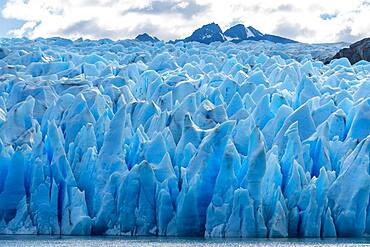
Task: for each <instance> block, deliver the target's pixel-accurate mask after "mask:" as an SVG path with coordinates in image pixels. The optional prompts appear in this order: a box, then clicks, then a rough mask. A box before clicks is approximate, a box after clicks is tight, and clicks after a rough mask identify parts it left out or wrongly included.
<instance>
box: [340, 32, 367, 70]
mask: <svg viewBox="0 0 370 247" xmlns="http://www.w3.org/2000/svg"><path fill="white" fill-rule="evenodd" d="M342 57H346V58H348V60H349V61H350V62H351V64H355V63H357V62H359V61H361V60H366V61H370V38H365V39H362V40H360V41H357V42H356V43H353V44H351V45H350V46H349V47H348V48H343V49H342V50H340V51H339V52H338V53H337V54H335V56H334V57H333V59H338V58H342Z"/></svg>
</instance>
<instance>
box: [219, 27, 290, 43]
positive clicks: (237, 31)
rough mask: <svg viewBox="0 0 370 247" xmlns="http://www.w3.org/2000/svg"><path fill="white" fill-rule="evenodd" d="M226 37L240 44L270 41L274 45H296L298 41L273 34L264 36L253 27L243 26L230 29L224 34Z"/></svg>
mask: <svg viewBox="0 0 370 247" xmlns="http://www.w3.org/2000/svg"><path fill="white" fill-rule="evenodd" d="M224 35H225V37H226V39H227V40H230V41H232V42H235V43H238V42H241V41H243V40H255V41H259V40H268V41H271V42H274V43H283V44H286V43H296V42H297V41H294V40H291V39H287V38H284V37H280V36H276V35H272V34H263V33H261V32H260V31H258V30H257V29H255V28H254V27H252V26H248V27H245V26H244V25H243V24H237V25H235V26H232V27H230V28H229V29H227V30H226V31H225V32H224Z"/></svg>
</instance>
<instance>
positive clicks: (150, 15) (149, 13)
mask: <svg viewBox="0 0 370 247" xmlns="http://www.w3.org/2000/svg"><path fill="white" fill-rule="evenodd" d="M4 1H6V4H5V5H4V7H3V8H2V10H1V14H2V15H3V16H4V18H7V19H9V20H17V21H21V22H22V23H24V24H23V26H21V27H19V28H14V26H12V27H11V29H10V31H9V34H10V35H12V36H27V37H30V38H37V37H50V36H63V37H67V38H77V37H81V36H82V37H85V38H94V39H97V38H105V37H107V38H111V39H125V38H133V37H135V36H136V35H137V34H138V33H142V32H148V33H151V34H152V35H155V36H157V37H158V38H161V39H164V40H169V39H177V38H182V37H185V36H187V35H190V34H191V32H192V31H193V30H195V29H196V28H199V27H200V26H202V25H204V24H207V23H210V22H216V23H218V24H219V25H220V26H221V28H222V29H226V28H228V27H230V25H232V24H236V23H244V24H245V25H248V26H249V25H251V26H253V27H255V28H257V29H258V30H260V31H261V32H263V33H272V34H276V35H282V36H286V37H288V38H292V39H296V40H298V41H302V42H309V43H313V42H336V41H352V40H353V39H358V38H362V37H365V36H368V35H369V30H370V22H369V21H368V16H370V1H369V0H351V1H348V0H325V1H323V0H310V1H299V2H298V1H296V0H280V1H276V0H259V1H253V2H251V1H245V0H228V1H215V0H140V1H137V0H63V1H61V0H4Z"/></svg>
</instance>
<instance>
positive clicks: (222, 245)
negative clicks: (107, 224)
mask: <svg viewBox="0 0 370 247" xmlns="http://www.w3.org/2000/svg"><path fill="white" fill-rule="evenodd" d="M79 246H81V247H92V246H98V247H121V246H125V247H143V246H151V247H153V246H166V247H172V246H173V247H185V246H200V247H216V246H217V247H234V246H264V247H279V246H288V247H295V246H343V247H344V246H370V238H359V239H357V238H346V239H340V238H339V239H315V238H313V239H239V238H238V239H204V238H172V237H167V238H164V237H67V236H63V237H59V236H19V235H18V236H11V235H2V236H0V247H79Z"/></svg>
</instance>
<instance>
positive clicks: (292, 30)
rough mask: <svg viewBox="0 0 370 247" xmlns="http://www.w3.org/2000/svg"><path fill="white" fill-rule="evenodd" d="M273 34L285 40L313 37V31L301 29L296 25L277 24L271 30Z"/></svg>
mask: <svg viewBox="0 0 370 247" xmlns="http://www.w3.org/2000/svg"><path fill="white" fill-rule="evenodd" d="M273 33H276V34H279V35H282V36H284V37H287V38H297V37H309V36H314V35H315V30H311V29H310V28H308V27H303V26H301V25H300V24H298V23H285V22H281V23H279V24H278V25H277V26H276V28H275V29H274V30H273Z"/></svg>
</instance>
